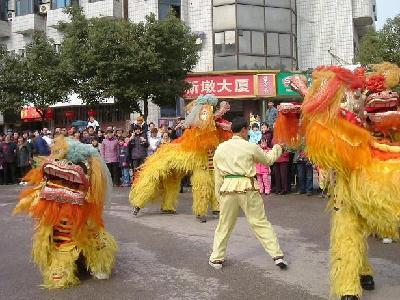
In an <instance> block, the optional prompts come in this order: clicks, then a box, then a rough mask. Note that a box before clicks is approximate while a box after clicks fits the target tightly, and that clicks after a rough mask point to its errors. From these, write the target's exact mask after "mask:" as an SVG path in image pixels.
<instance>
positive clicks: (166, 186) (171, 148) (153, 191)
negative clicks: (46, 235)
mask: <svg viewBox="0 0 400 300" xmlns="http://www.w3.org/2000/svg"><path fill="white" fill-rule="evenodd" d="M217 103H218V99H217V98H216V97H215V96H214V95H204V96H200V97H199V98H198V99H197V100H196V101H195V102H194V103H193V105H190V106H191V112H190V114H189V115H188V117H187V118H186V123H185V126H186V130H185V132H184V134H183V135H182V137H180V138H179V139H177V140H175V141H174V142H173V143H171V144H165V145H162V146H161V147H160V148H159V149H158V150H157V151H156V152H155V153H154V154H153V155H152V156H150V157H148V158H147V159H146V161H145V162H144V164H143V165H142V167H141V169H140V171H139V172H137V174H135V180H134V182H133V186H132V190H131V193H130V195H129V201H130V202H131V204H132V205H133V214H134V215H136V214H137V213H138V212H139V209H140V208H142V207H144V206H145V205H146V204H147V203H148V202H149V201H157V200H158V201H160V202H161V210H162V211H163V212H164V213H175V211H176V206H177V200H178V192H179V188H180V181H181V179H182V178H183V177H184V176H187V175H190V176H191V182H192V190H193V213H194V214H195V215H196V216H197V217H198V218H199V219H200V221H202V222H205V216H206V214H207V210H208V206H209V205H211V209H212V211H213V212H215V213H216V212H219V205H218V202H217V200H216V199H215V196H214V175H213V169H212V157H213V154H214V150H215V149H216V147H217V146H218V145H219V143H221V142H222V141H223V140H224V139H228V138H230V136H231V133H230V131H229V128H227V127H226V125H227V123H226V121H225V120H221V117H222V115H223V114H224V113H225V112H226V111H228V110H229V104H228V103H227V102H221V109H220V111H219V112H218V113H216V114H215V115H214V113H213V110H214V107H215V106H216V105H217ZM224 121H225V122H224ZM217 125H218V126H217Z"/></svg>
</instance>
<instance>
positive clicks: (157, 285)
mask: <svg viewBox="0 0 400 300" xmlns="http://www.w3.org/2000/svg"><path fill="white" fill-rule="evenodd" d="M20 189H21V188H20V187H19V186H0V229H1V230H0V261H1V268H0V299H7V300H9V299H57V300H63V299H65V300H66V299H68V300H69V299H80V300H81V299H96V300H100V299H113V300H114V299H229V300H232V299H269V300H275V299H276V300H278V299H279V300H292V299H293V300H301V299H304V300H306V299H307V300H314V299H315V300H317V299H329V282H328V249H329V222H330V215H329V212H327V211H326V209H325V206H326V202H325V200H324V199H322V198H320V197H318V196H312V197H307V196H298V195H294V194H291V195H284V196H277V195H270V196H267V197H266V198H265V204H266V210H267V215H268V217H269V220H270V221H271V223H272V224H273V225H274V228H275V230H276V232H277V235H278V238H279V240H280V244H281V247H282V248H283V250H284V252H285V253H286V257H287V260H288V261H289V263H290V266H289V269H288V270H286V271H281V270H279V269H278V268H277V267H275V266H274V264H273V262H272V260H271V259H270V257H268V256H267V255H266V253H265V252H264V251H263V249H262V247H261V245H260V243H259V242H258V240H257V239H256V238H255V236H254V234H253V233H252V231H251V230H250V228H249V226H248V224H247V223H246V219H245V217H244V216H243V215H241V216H240V218H239V219H238V222H237V224H236V227H235V230H234V232H233V235H232V238H231V240H230V243H229V246H228V253H227V263H226V266H225V268H224V269H223V270H218V271H217V270H214V269H212V268H211V267H209V266H208V264H207V261H208V255H209V254H210V251H211V247H212V241H213V234H214V230H215V227H216V225H217V222H218V221H217V219H215V218H213V217H212V216H210V217H209V220H208V222H207V223H205V224H200V223H198V222H197V221H195V219H194V217H193V215H192V214H191V194H190V192H186V193H184V194H181V196H180V204H179V208H178V214H176V215H161V214H160V212H159V206H158V205H151V206H149V207H148V208H145V209H143V210H141V211H140V214H139V215H138V216H137V217H133V216H132V215H131V214H130V206H129V203H128V199H127V197H128V192H129V190H128V189H127V188H114V191H113V197H112V199H111V200H110V202H109V203H107V206H106V209H105V223H106V228H107V230H108V231H110V232H111V233H112V234H113V235H114V236H115V237H116V239H117V241H118V244H119V252H118V255H117V264H116V267H115V270H114V272H113V274H112V277H111V278H110V279H109V280H106V281H99V280H94V279H92V278H90V277H88V276H87V275H86V276H83V277H82V281H81V285H80V286H78V287H74V288H69V289H65V290H52V291H48V290H44V289H42V288H40V286H39V285H40V283H41V276H40V274H39V271H38V269H37V268H36V267H35V266H34V265H33V264H32V262H31V260H30V251H31V238H32V231H33V225H34V224H33V222H32V220H31V219H30V218H29V217H27V216H24V215H19V216H15V217H13V216H11V211H12V209H13V207H14V206H15V204H16V201H17V195H18V193H19V191H20ZM369 246H370V248H369V253H370V255H369V256H370V258H371V262H372V264H373V266H374V269H375V281H376V289H375V290H374V291H370V292H365V293H364V295H363V298H362V299H365V300H372V299H375V300H383V299H385V300H398V299H400V251H399V250H400V245H399V243H393V244H387V245H384V244H382V243H381V241H379V240H376V239H374V238H370V240H369Z"/></svg>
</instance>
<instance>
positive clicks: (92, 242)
mask: <svg viewBox="0 0 400 300" xmlns="http://www.w3.org/2000/svg"><path fill="white" fill-rule="evenodd" d="M80 248H82V254H83V256H84V257H85V263H86V266H87V269H88V270H90V272H91V273H92V275H94V276H96V277H97V278H98V276H102V277H103V276H105V277H103V278H99V279H104V278H108V277H109V276H110V275H111V270H112V268H113V266H114V263H115V252H116V251H117V243H116V242H115V239H114V237H113V236H112V235H111V234H109V233H108V232H107V231H105V230H102V231H99V232H96V233H92V234H91V235H90V238H89V240H88V243H84V244H83V245H82V246H81V247H80Z"/></svg>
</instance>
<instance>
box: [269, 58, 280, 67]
mask: <svg viewBox="0 0 400 300" xmlns="http://www.w3.org/2000/svg"><path fill="white" fill-rule="evenodd" d="M280 68H281V58H280V57H267V69H271V70H279V69H280Z"/></svg>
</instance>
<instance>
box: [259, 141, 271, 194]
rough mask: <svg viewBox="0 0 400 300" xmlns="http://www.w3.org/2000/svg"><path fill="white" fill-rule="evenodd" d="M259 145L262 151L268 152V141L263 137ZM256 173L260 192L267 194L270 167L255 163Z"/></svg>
mask: <svg viewBox="0 0 400 300" xmlns="http://www.w3.org/2000/svg"><path fill="white" fill-rule="evenodd" d="M260 147H261V149H263V151H264V152H268V151H270V150H271V149H270V148H268V143H267V141H266V140H265V139H261V141H260ZM256 174H257V181H258V186H259V187H260V193H261V194H263V193H264V194H266V195H269V193H270V192H271V169H270V167H269V166H266V165H263V164H259V163H258V164H256Z"/></svg>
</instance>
